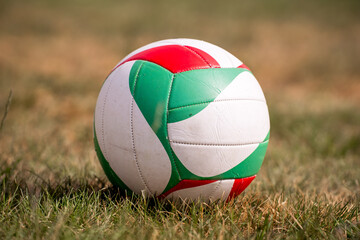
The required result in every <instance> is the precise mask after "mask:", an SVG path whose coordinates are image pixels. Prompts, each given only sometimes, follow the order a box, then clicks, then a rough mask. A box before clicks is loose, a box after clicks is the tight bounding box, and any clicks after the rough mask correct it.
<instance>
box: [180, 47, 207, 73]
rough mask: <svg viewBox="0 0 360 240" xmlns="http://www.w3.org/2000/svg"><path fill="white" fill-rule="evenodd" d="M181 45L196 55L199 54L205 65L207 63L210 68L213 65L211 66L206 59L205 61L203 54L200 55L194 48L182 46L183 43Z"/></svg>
mask: <svg viewBox="0 0 360 240" xmlns="http://www.w3.org/2000/svg"><path fill="white" fill-rule="evenodd" d="M183 47H184V48H186V49H188V50H189V51H191V52H193V53H195V54H196V55H197V56H199V57H200V58H201V59H202V60H203V61H204V62H205V63H206V64H207V65H209V67H210V68H212V67H213V66H212V65H211V64H210V63H209V62H208V61H206V59H205V58H204V57H203V56H201V55H200V54H199V53H198V52H197V51H195V50H194V49H191V48H189V47H188V46H184V45H183Z"/></svg>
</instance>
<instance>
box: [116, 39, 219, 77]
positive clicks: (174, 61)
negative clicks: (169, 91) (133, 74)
mask: <svg viewBox="0 0 360 240" xmlns="http://www.w3.org/2000/svg"><path fill="white" fill-rule="evenodd" d="M132 60H145V61H149V62H153V63H156V64H158V65H160V66H162V67H164V68H166V69H167V70H169V71H170V72H172V73H179V72H184V71H189V70H194V69H204V68H219V67H220V65H219V63H218V62H217V61H216V60H215V59H214V58H213V57H211V56H210V55H209V54H207V53H206V52H204V51H202V50H200V49H197V48H193V47H189V46H181V45H165V46H159V47H154V48H150V49H147V50H145V51H142V52H140V53H138V54H135V55H134V56H132V57H130V58H128V59H127V60H126V61H125V62H128V61H132ZM125 62H124V63H125ZM121 64H123V63H121ZM117 67H118V66H116V67H115V68H114V69H116V68H117Z"/></svg>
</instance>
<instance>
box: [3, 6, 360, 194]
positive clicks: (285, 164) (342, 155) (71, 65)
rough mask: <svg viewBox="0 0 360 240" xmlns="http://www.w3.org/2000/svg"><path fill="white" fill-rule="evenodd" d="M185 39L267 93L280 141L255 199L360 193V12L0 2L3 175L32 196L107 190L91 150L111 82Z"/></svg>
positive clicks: (274, 139)
mask: <svg viewBox="0 0 360 240" xmlns="http://www.w3.org/2000/svg"><path fill="white" fill-rule="evenodd" d="M178 37H186V38H195V39H201V40H205V41H207V42H210V43H213V44H216V45H218V46H220V47H222V48H224V49H226V50H228V51H229V52H231V53H232V54H234V55H235V56H236V57H238V58H239V59H240V60H242V61H243V62H244V63H245V64H246V65H247V66H249V67H250V69H251V70H252V71H253V73H254V75H255V76H256V77H257V79H258V81H259V82H260V84H261V86H262V88H263V91H264V93H265V96H266V98H267V102H268V105H269V110H270V117H271V138H270V145H269V149H268V153H267V156H266V157H265V161H264V165H263V167H262V170H261V171H260V174H259V177H258V180H257V181H254V183H253V184H252V185H251V186H252V187H250V190H251V191H260V190H261V191H268V192H271V191H273V190H279V189H280V190H281V191H285V192H286V191H288V192H291V191H298V192H317V193H322V194H325V195H329V196H330V197H333V198H344V197H351V196H354V193H355V194H358V193H359V189H360V186H359V178H360V171H359V169H360V168H359V167H360V159H359V155H360V109H359V104H360V1H358V0H344V1H336V0H318V1H310V0H309V1H287V0H273V1H265V0H263V1H261V0H259V1H250V0H248V1H236V0H229V1H215V0H208V1H198V0H193V1H190V0H182V1H172V0H154V1H139V0H133V1H118V0H116V1H115V0H106V1H95V0H71V1H70V0H62V1H45V0H31V1H30V0H0V118H1V119H4V118H3V115H4V113H5V112H6V103H7V101H8V96H9V92H10V90H12V99H11V105H10V108H9V109H8V111H7V116H6V119H5V120H4V121H3V123H4V124H3V127H2V129H1V130H0V131H1V132H0V161H1V162H0V164H1V165H3V169H5V167H7V166H8V167H9V168H13V169H16V172H17V174H15V175H14V176H15V177H18V178H20V179H22V181H25V182H26V183H27V185H28V186H30V187H31V186H32V185H34V186H36V183H37V182H39V181H40V180H39V178H41V179H43V180H45V181H48V182H50V183H51V182H53V183H56V181H57V179H62V178H70V179H87V180H86V181H89V183H90V184H92V182H91V181H92V180H91V179H94V178H93V176H99V177H100V178H105V175H104V174H103V172H102V169H101V167H100V164H99V163H98V161H97V158H96V156H95V153H94V150H93V143H92V135H93V133H92V121H93V111H94V107H95V103H96V98H97V95H98V93H99V91H100V88H101V85H102V82H103V81H104V79H105V78H106V76H107V74H108V73H109V72H110V70H111V69H112V68H113V67H114V66H115V65H116V63H117V62H118V61H120V60H121V59H122V58H123V57H124V56H125V55H126V54H128V53H129V52H131V51H133V50H135V49H136V48H139V47H141V46H143V45H145V44H148V43H150V42H153V41H157V40H162V39H167V38H178ZM4 166H5V167H4ZM29 172H30V173H29ZM2 176H3V175H2ZM25 176H27V177H25ZM40 182H41V181H40ZM35 188H36V187H35Z"/></svg>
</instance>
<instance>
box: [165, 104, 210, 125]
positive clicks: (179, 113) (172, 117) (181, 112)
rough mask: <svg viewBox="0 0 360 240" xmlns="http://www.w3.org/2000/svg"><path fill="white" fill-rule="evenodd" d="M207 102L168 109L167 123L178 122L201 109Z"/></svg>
mask: <svg viewBox="0 0 360 240" xmlns="http://www.w3.org/2000/svg"><path fill="white" fill-rule="evenodd" d="M208 104H209V102H206V103H199V104H194V105H191V106H185V107H179V108H173V109H169V117H168V123H174V122H179V121H182V120H185V119H187V118H190V117H192V116H194V115H195V114H197V113H199V112H200V111H201V110H203V109H204V108H205V107H206V106H207V105H208Z"/></svg>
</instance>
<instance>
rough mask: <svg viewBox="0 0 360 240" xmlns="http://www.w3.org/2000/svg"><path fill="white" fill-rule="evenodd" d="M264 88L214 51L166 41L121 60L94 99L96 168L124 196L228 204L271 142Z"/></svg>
mask: <svg viewBox="0 0 360 240" xmlns="http://www.w3.org/2000/svg"><path fill="white" fill-rule="evenodd" d="M269 134H270V120H269V113H268V108H267V104H266V101H265V97H264V94H263V92H262V90H261V87H260V85H259V83H258V81H257V80H256V78H255V77H254V75H253V74H252V72H251V71H250V70H249V68H248V67H246V66H245V65H244V64H243V63H242V62H241V61H240V60H239V59H237V58H236V57H234V56H233V55H232V54H230V53H229V52H227V51H225V50H224V49H222V48H220V47H218V46H215V45H213V44H210V43H207V42H204V41H200V40H193V39H169V40H163V41H158V42H154V43H151V44H148V45H146V46H144V47H141V48H139V49H137V50H135V51H134V52H132V53H130V54H129V55H127V56H126V57H125V58H124V59H123V60H121V61H120V62H119V63H118V64H117V65H116V66H115V67H114V68H113V70H112V71H111V73H110V74H109V75H108V77H107V78H106V80H105V82H104V84H103V86H102V88H101V91H100V94H99V96H98V99H97V103H96V108H95V116H94V142H95V149H96V152H97V155H98V158H99V160H100V163H101V165H102V167H103V169H104V171H105V173H106V175H107V177H108V178H109V180H110V181H111V182H112V183H113V184H114V185H116V186H118V187H120V188H121V189H123V190H125V191H126V192H128V193H136V194H143V195H145V196H151V197H158V198H166V199H187V200H200V201H205V202H210V201H215V200H225V201H226V200H229V199H231V198H233V197H235V196H237V195H239V194H240V193H241V192H242V191H243V190H244V189H245V188H246V187H247V186H248V185H249V184H250V183H251V181H252V180H253V179H254V178H255V176H256V174H257V173H258V171H259V170H260V167H261V165H262V162H263V160H264V156H265V152H266V148H267V145H268V142H269Z"/></svg>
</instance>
